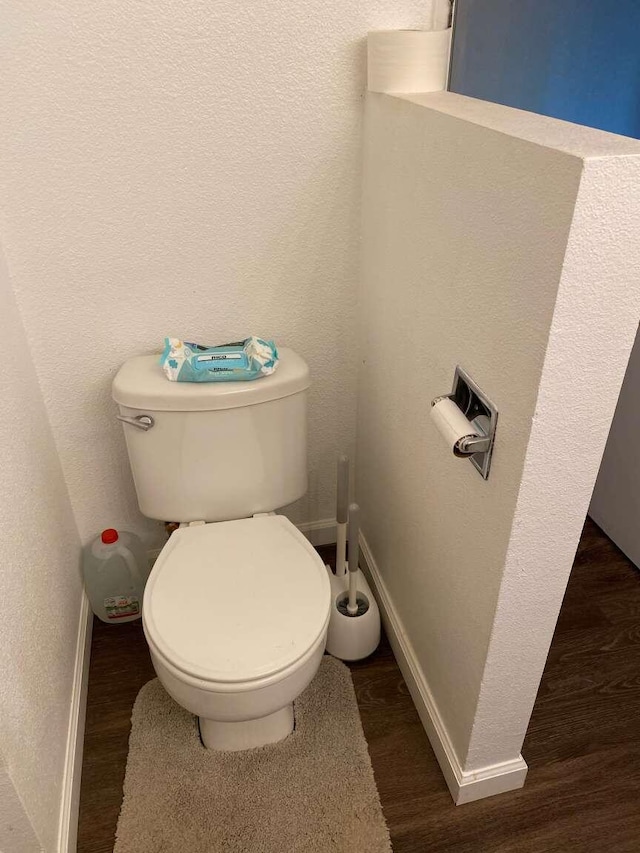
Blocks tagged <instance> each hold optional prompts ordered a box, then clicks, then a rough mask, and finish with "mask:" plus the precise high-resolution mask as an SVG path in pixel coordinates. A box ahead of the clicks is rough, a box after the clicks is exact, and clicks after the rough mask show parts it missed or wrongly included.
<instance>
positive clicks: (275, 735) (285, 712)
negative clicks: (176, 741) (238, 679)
mask: <svg viewBox="0 0 640 853" xmlns="http://www.w3.org/2000/svg"><path fill="white" fill-rule="evenodd" d="M198 722H199V724H200V737H201V738H202V742H203V744H204V745H205V746H206V747H207V749H215V750H218V751H220V752H238V751H239V750H241V749H254V748H255V747H257V746H266V745H267V744H268V743H277V742H278V741H280V740H284V739H285V738H286V737H287V735H290V734H291V732H292V731H293V702H291V703H290V704H289V705H286V706H285V707H284V708H281V709H280V710H279V711H276V712H275V713H274V714H267V716H266V717H259V718H258V719H257V720H243V721H242V722H237V723H236V722H234V723H225V722H220V721H219V720H207V719H205V718H204V717H198Z"/></svg>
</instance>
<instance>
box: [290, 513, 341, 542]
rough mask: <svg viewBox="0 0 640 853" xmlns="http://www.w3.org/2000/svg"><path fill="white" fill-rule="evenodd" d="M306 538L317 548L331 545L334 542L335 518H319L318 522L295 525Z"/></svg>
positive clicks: (304, 522)
mask: <svg viewBox="0 0 640 853" xmlns="http://www.w3.org/2000/svg"><path fill="white" fill-rule="evenodd" d="M296 526H297V528H298V530H300V531H301V532H302V533H304V535H305V536H306V537H307V539H308V540H309V542H311V544H312V545H313V546H314V547H315V548H317V547H319V546H320V545H333V544H335V541H336V520H335V518H321V519H320V521H303V522H302V523H301V524H298V525H296Z"/></svg>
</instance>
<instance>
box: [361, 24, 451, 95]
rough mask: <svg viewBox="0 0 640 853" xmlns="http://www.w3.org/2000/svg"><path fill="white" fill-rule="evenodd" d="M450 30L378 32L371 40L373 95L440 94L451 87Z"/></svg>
mask: <svg viewBox="0 0 640 853" xmlns="http://www.w3.org/2000/svg"><path fill="white" fill-rule="evenodd" d="M450 43H451V27H449V29H448V30H375V31H374V32H370V33H369V35H368V37H367V88H368V89H369V91H370V92H386V93H387V94H392V93H393V92H405V93H410V92H440V91H442V90H443V89H445V88H446V86H447V69H448V63H449V46H450Z"/></svg>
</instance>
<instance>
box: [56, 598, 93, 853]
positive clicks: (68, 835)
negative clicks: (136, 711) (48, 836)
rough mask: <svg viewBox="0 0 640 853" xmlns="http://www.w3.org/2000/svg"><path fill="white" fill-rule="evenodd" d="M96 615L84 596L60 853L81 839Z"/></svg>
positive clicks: (72, 848) (70, 852)
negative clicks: (84, 761)
mask: <svg viewBox="0 0 640 853" xmlns="http://www.w3.org/2000/svg"><path fill="white" fill-rule="evenodd" d="M92 630H93V613H92V612H91V607H90V605H89V599H88V598H87V596H86V595H85V594H84V592H83V594H82V602H81V604H80V618H79V622H78V640H77V643H76V659H75V665H74V670H73V686H72V689H71V711H70V713H69V730H68V735H67V755H66V759H65V765H64V776H63V787H62V803H61V806H60V827H59V831H58V853H75V851H76V845H77V837H78V808H79V805H80V779H81V776H82V753H83V747H84V724H85V719H86V715H87V688H88V684H89V661H90V658H91V634H92Z"/></svg>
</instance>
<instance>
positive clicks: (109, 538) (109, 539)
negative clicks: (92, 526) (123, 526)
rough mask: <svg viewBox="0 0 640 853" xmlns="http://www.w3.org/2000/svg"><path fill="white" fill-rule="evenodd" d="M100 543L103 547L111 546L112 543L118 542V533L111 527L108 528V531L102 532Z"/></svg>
mask: <svg viewBox="0 0 640 853" xmlns="http://www.w3.org/2000/svg"><path fill="white" fill-rule="evenodd" d="M102 541H103V542H104V544H105V545H113V543H114V542H117V541H118V531H117V530H114V529H113V527H110V528H109V529H108V530H103V531H102Z"/></svg>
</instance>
